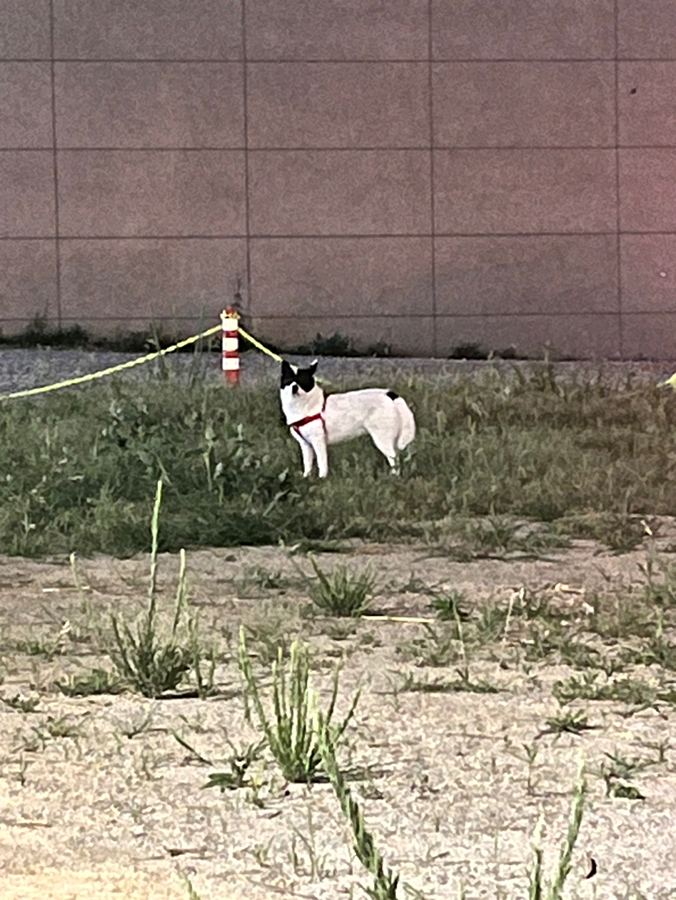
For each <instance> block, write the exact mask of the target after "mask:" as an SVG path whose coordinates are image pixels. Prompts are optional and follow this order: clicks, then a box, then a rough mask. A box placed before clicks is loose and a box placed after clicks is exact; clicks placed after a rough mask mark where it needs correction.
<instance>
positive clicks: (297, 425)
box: [289, 394, 327, 443]
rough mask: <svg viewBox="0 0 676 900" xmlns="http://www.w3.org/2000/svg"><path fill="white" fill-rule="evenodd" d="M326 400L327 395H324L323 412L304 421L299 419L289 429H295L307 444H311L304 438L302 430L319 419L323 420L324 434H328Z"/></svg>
mask: <svg viewBox="0 0 676 900" xmlns="http://www.w3.org/2000/svg"><path fill="white" fill-rule="evenodd" d="M326 399H327V395H326V394H324V403H323V404H322V411H321V412H318V413H315V414H314V415H313V416H305V418H304V419H298V421H297V422H291V424H290V425H289V428H293V430H294V431H295V432H296V434H297V435H299V436H300V437H302V438H303V440H304V441H305V443H309V441H308V439H307V438H305V437H303V435H302V434H301V433H300V430H301V428H302V427H303V425H307V424H308V423H309V422H315V421H316V420H317V419H321V422H322V426H323V428H324V434H326V422H325V421H324V410H325V409H326Z"/></svg>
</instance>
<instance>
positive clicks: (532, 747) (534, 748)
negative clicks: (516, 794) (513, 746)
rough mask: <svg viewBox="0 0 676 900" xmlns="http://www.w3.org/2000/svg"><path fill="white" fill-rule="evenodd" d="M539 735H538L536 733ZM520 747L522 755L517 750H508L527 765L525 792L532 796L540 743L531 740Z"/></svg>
mask: <svg viewBox="0 0 676 900" xmlns="http://www.w3.org/2000/svg"><path fill="white" fill-rule="evenodd" d="M538 737H539V735H538ZM521 748H522V749H523V756H522V755H521V754H520V753H519V751H518V750H510V753H511V754H512V755H513V756H515V757H516V758H517V759H520V760H522V761H523V762H525V763H526V765H527V766H528V777H527V780H526V792H527V794H528V796H529V797H533V796H534V795H535V779H534V772H535V761H536V759H537V757H538V754H539V752H540V745H539V744H537V743H536V742H535V741H533V742H532V743H530V744H523V743H522V744H521Z"/></svg>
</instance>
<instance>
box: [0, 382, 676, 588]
mask: <svg viewBox="0 0 676 900" xmlns="http://www.w3.org/2000/svg"><path fill="white" fill-rule="evenodd" d="M179 383H180V390H177V385H178V384H179ZM344 386H345V387H352V386H358V385H356V384H349V383H346V384H345V385H344ZM391 386H392V388H393V389H395V390H397V391H398V392H400V393H402V395H404V396H406V398H407V400H408V401H409V402H410V405H411V406H412V408H413V409H414V411H415V414H416V417H417V421H418V426H419V427H418V437H417V439H416V441H415V442H414V444H412V445H411V447H410V448H409V449H408V450H407V453H406V459H405V460H404V474H403V476H402V478H400V479H392V478H389V473H388V472H387V467H386V466H384V465H383V463H382V459H380V458H379V454H378V451H377V450H375V448H373V447H371V445H370V443H369V442H368V440H367V439H364V440H363V441H361V442H351V443H348V444H345V445H342V446H336V447H333V448H332V470H331V476H330V478H329V479H328V480H327V481H326V482H325V483H321V484H320V483H318V482H317V481H307V480H304V479H303V478H302V476H301V466H300V461H299V458H298V448H297V447H296V445H295V442H293V441H291V440H290V439H289V435H288V430H287V429H286V428H285V427H284V426H283V424H282V423H281V421H280V412H279V400H278V397H277V395H276V391H275V390H274V389H273V390H263V389H253V388H251V389H249V388H247V387H246V386H242V387H241V388H240V389H239V390H237V391H226V390H224V389H223V388H222V387H220V386H219V385H217V384H214V383H211V382H209V383H207V382H205V381H204V379H202V378H195V379H192V380H190V379H189V380H188V381H187V383H186V379H185V378H184V379H182V380H180V382H179V380H178V376H176V377H174V376H173V375H172V372H171V370H170V368H169V367H167V370H166V372H165V373H164V376H163V377H158V378H157V379H156V380H155V381H153V382H151V383H143V384H139V383H130V382H129V381H125V380H124V378H113V379H111V380H110V381H106V382H105V383H104V382H100V383H98V384H97V385H96V386H89V387H85V388H80V389H73V390H65V391H61V392H55V393H53V394H48V395H45V396H44V397H41V398H38V399H32V398H23V399H21V400H14V401H7V402H6V403H5V404H4V406H3V416H2V418H1V419H0V454H1V455H2V459H3V478H2V480H1V481H0V543H2V546H3V547H4V548H5V552H7V553H10V554H18V555H29V556H30V555H34V556H39V555H42V554H53V553H57V554H59V553H64V554H68V553H70V552H71V551H72V550H73V548H77V549H78V553H80V554H82V555H87V554H91V553H94V552H106V553H111V554H114V555H116V556H128V555H130V554H133V553H136V552H140V551H147V550H148V548H149V538H148V532H147V526H146V523H147V521H148V518H149V515H150V513H151V510H152V500H151V498H152V495H153V492H154V487H155V484H156V482H157V480H158V478H162V480H163V482H164V485H165V498H164V507H163V528H162V535H161V538H160V543H159V550H160V552H162V551H177V550H178V549H180V548H181V547H191V546H226V545H229V546H233V545H237V544H275V543H278V542H279V541H280V540H283V541H284V542H285V543H286V544H287V546H291V545H298V546H306V547H307V546H311V545H312V542H316V541H330V542H331V541H332V542H334V543H336V542H340V541H342V540H345V539H348V538H364V537H366V538H369V539H372V540H380V539H385V540H388V539H393V538H401V537H406V536H407V535H410V536H416V535H418V534H420V528H421V527H422V523H428V522H434V521H439V520H442V519H444V520H449V519H460V518H462V517H464V519H467V518H473V517H483V524H481V525H479V524H475V525H474V526H471V528H472V529H473V533H472V534H471V535H470V538H471V543H472V544H473V545H475V546H476V547H477V550H481V552H484V553H495V552H497V553H498V554H500V553H504V552H506V551H508V550H510V548H514V549H520V550H522V551H525V552H529V553H531V552H532V553H540V554H541V553H544V552H548V551H547V548H546V547H545V546H544V545H543V544H542V541H540V539H539V538H537V533H536V532H533V531H532V530H531V531H529V530H528V529H525V530H524V526H523V525H521V524H518V523H522V522H529V521H530V522H532V521H537V522H540V523H545V524H548V525H549V526H555V528H554V530H552V527H550V532H551V534H554V533H555V534H556V535H558V536H559V537H561V539H563V538H570V537H577V536H585V537H589V536H592V537H599V538H601V539H602V540H603V541H604V542H605V543H607V544H609V545H617V544H622V541H623V540H625V538H624V537H623V534H624V532H625V531H626V529H627V527H628V525H631V526H632V527H634V526H635V529H634V530H635V531H637V529H638V528H639V526H640V522H641V521H642V520H643V519H644V518H645V517H646V516H652V515H661V514H665V515H673V514H674V513H676V478H674V477H673V476H674V475H675V474H676V458H673V455H672V454H671V452H670V449H669V448H670V446H671V445H670V440H671V435H672V434H673V432H674V426H675V425H676V398H674V397H673V396H672V394H671V393H670V392H667V391H665V390H664V389H660V388H658V387H656V386H653V385H647V386H644V387H635V386H632V385H631V384H630V383H627V384H626V385H624V386H623V385H620V386H610V384H609V383H606V382H605V381H604V380H603V379H602V378H599V379H596V380H594V379H589V378H587V379H585V380H582V378H578V379H575V378H573V379H572V380H571V379H568V380H567V381H565V382H563V381H562V380H561V379H558V378H557V377H555V376H551V378H550V377H549V376H548V375H547V374H546V372H545V374H544V375H543V374H542V372H541V367H540V368H538V365H537V364H533V365H531V366H530V368H529V370H528V372H526V373H524V372H523V371H521V370H516V371H515V372H513V373H511V374H510V373H500V374H499V373H497V372H495V371H491V370H487V371H485V372H483V373H480V374H479V375H477V377H476V378H475V379H474V380H472V381H469V380H465V379H463V380H460V379H458V380H453V379H445V380H437V381H435V380H432V379H430V380H427V381H423V380H417V379H413V378H409V379H405V378H399V379H395V380H394V381H393V383H392V385H391ZM477 521H478V520H477ZM637 533H638V531H637ZM545 543H547V542H546V541H545ZM657 575H659V573H656V574H655V575H654V577H653V589H656V585H657V583H658V580H659V579H658V580H656V579H657ZM665 602H670V601H669V598H668V597H667V598H665Z"/></svg>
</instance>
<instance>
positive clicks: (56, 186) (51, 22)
mask: <svg viewBox="0 0 676 900" xmlns="http://www.w3.org/2000/svg"><path fill="white" fill-rule="evenodd" d="M49 46H50V54H51V59H50V81H51V91H52V98H51V103H52V147H51V150H52V168H53V173H54V249H55V262H56V321H57V327H58V328H61V244H60V241H59V236H60V216H59V160H58V142H57V137H56V73H55V69H56V62H55V59H54V0H49Z"/></svg>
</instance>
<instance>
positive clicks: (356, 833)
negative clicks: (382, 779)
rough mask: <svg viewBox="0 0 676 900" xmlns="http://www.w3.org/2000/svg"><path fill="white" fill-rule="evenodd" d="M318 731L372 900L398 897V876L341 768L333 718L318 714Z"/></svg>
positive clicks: (322, 755)
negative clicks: (369, 877) (368, 875)
mask: <svg viewBox="0 0 676 900" xmlns="http://www.w3.org/2000/svg"><path fill="white" fill-rule="evenodd" d="M316 731H317V735H318V741H319V744H318V749H319V753H320V756H321V760H322V763H323V766H324V769H325V770H326V773H327V775H328V777H329V781H330V782H331V786H332V787H333V790H334V792H335V794H336V797H337V798H338V802H339V803H340V808H341V809H342V811H343V815H344V816H345V818H346V819H347V820H348V822H349V823H350V826H351V828H352V834H353V837H354V844H353V849H354V852H355V855H356V856H357V859H358V860H359V862H360V863H361V864H362V865H363V866H365V868H366V869H367V870H368V871H369V872H370V873H371V874H372V875H373V887H372V888H367V889H366V892H367V894H368V895H369V897H371V900H397V887H398V885H399V876H398V875H396V874H395V873H394V872H393V871H392V870H391V869H388V868H387V866H386V865H385V862H384V860H383V857H382V856H381V854H380V852H379V851H378V849H377V848H376V846H375V842H374V840H373V835H372V834H371V832H370V831H368V829H367V828H366V823H365V822H364V816H363V814H362V811H361V809H360V808H359V804H358V803H357V801H356V800H355V799H354V798H353V796H352V794H351V793H350V789H349V787H348V786H347V784H346V783H345V779H344V778H343V776H342V775H341V773H340V770H339V769H338V761H337V759H336V740H335V734H334V732H333V729H332V728H331V725H330V719H329V718H325V717H324V716H323V715H322V714H321V712H318V713H317V717H316Z"/></svg>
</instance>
